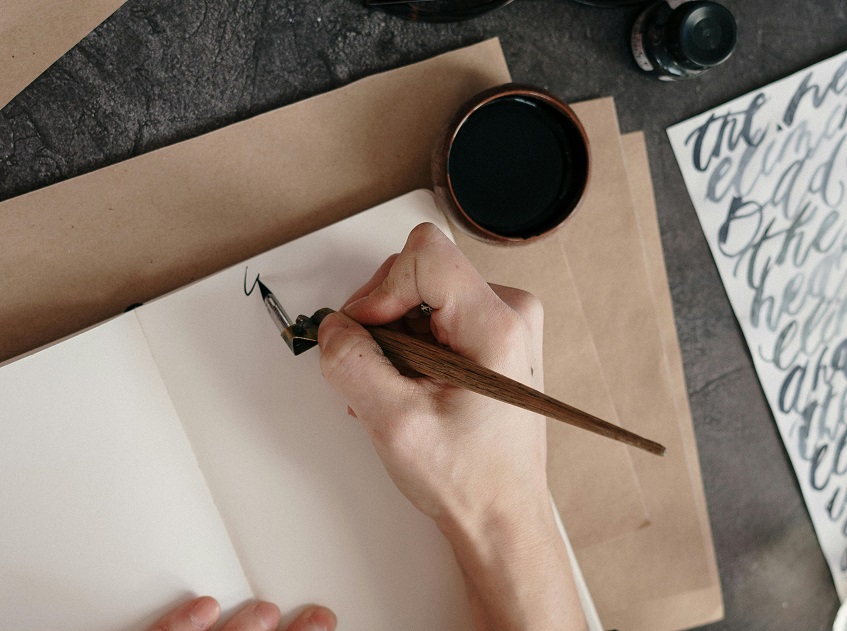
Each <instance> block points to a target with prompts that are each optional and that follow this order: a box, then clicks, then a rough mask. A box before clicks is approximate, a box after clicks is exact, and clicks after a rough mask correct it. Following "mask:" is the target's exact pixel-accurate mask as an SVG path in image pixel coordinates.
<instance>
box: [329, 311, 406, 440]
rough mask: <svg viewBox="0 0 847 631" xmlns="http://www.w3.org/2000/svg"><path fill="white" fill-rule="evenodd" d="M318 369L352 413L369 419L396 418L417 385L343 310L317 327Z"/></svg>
mask: <svg viewBox="0 0 847 631" xmlns="http://www.w3.org/2000/svg"><path fill="white" fill-rule="evenodd" d="M318 343H319V345H320V349H321V357H320V362H321V372H322V373H323V375H324V377H325V378H326V380H327V381H328V382H329V383H330V384H331V385H332V386H333V387H334V388H335V389H336V390H338V391H339V392H340V393H341V395H342V396H343V397H344V399H345V400H346V401H347V404H348V405H349V407H350V408H351V409H352V410H353V413H354V414H355V415H356V416H358V417H359V418H364V419H368V421H369V422H371V423H373V422H379V421H381V420H382V419H387V418H388V419H390V418H396V417H398V416H399V414H400V413H401V412H402V411H403V410H404V409H405V408H406V406H407V404H408V402H409V399H410V397H413V396H415V393H416V392H417V391H418V390H419V388H420V386H419V385H418V384H416V383H415V381H414V380H412V379H408V378H406V377H403V376H402V375H401V374H400V373H399V372H398V371H397V369H396V368H395V367H394V365H393V364H392V363H391V362H390V361H388V359H387V358H386V357H385V355H383V353H382V350H381V349H380V348H379V346H378V345H377V343H376V342H375V341H374V339H373V337H371V335H370V333H368V332H367V331H366V330H365V329H364V328H363V327H362V326H361V325H360V324H358V323H357V322H355V321H353V320H352V319H350V318H349V317H347V316H346V315H344V314H343V313H333V314H330V315H328V316H327V317H326V318H324V320H323V322H321V326H320V328H319V329H318Z"/></svg>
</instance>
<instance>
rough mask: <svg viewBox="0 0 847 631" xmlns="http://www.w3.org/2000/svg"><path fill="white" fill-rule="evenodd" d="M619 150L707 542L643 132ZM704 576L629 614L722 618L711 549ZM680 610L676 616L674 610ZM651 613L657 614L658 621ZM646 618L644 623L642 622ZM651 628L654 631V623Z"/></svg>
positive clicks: (679, 621) (671, 621)
mask: <svg viewBox="0 0 847 631" xmlns="http://www.w3.org/2000/svg"><path fill="white" fill-rule="evenodd" d="M622 147H623V151H624V157H625V160H626V167H627V174H628V176H629V186H630V192H631V194H632V201H633V207H634V209H635V216H636V223H637V224H638V231H639V235H640V237H641V242H642V251H643V254H644V262H645V265H646V268H647V272H648V278H649V281H650V290H651V296H652V298H653V302H654V304H655V306H656V316H657V318H658V324H659V333H660V335H661V338H662V346H663V348H664V353H665V358H666V368H667V373H668V378H669V382H670V386H671V390H672V394H673V397H674V405H675V408H676V412H677V415H678V419H679V422H680V428H681V430H682V439H683V443H684V446H685V453H686V458H687V460H688V470H689V475H690V477H691V480H692V485H693V486H694V489H695V494H694V500H695V504H696V506H697V513H698V517H699V519H700V526H701V531H702V533H703V537H704V538H705V539H706V541H707V542H711V541H712V528H711V524H710V523H709V514H708V510H707V508H706V496H705V493H704V490H703V476H702V473H701V471H700V458H699V455H698V453H697V441H696V438H695V435H694V424H693V422H692V419H691V410H690V407H689V404H688V392H687V390H686V386H685V376H684V372H683V365H682V352H681V350H680V347H679V338H678V336H677V332H676V324H675V322H674V314H673V302H672V300H671V293H670V287H669V285H668V277H667V271H666V268H665V259H664V255H663V253H662V239H661V235H660V232H659V221H658V217H657V214H656V202H655V198H654V195H653V181H652V179H651V177H650V165H649V161H648V158H647V146H646V144H645V142H644V134H643V133H641V132H638V133H633V134H627V135H625V136H624V137H623V139H622ZM708 552H709V554H708V558H707V561H708V576H709V581H710V585H709V586H708V587H705V588H703V589H701V590H694V591H691V592H688V593H686V594H679V595H675V596H674V597H672V599H671V600H672V601H673V602H672V603H670V602H658V603H652V606H651V607H650V608H649V610H648V609H647V608H645V610H644V611H643V612H638V614H636V613H635V612H632V611H631V612H630V613H631V615H633V616H635V615H638V616H639V619H641V620H643V623H642V624H641V626H642V627H644V628H650V625H649V624H648V623H649V622H651V621H653V622H655V621H656V620H659V619H660V620H662V621H663V622H665V623H667V624H668V627H669V628H673V627H678V628H682V627H684V626H686V625H690V624H693V622H692V620H696V621H697V622H696V624H707V623H709V622H714V621H717V620H720V619H721V618H723V613H724V611H723V598H722V595H721V589H720V577H719V575H718V567H717V561H716V559H715V553H714V548H712V547H711V546H709V549H708ZM675 611H676V612H685V617H684V618H681V617H680V616H679V615H678V614H677V615H674V612H675ZM657 615H661V618H658V617H657ZM645 617H647V619H646V620H644V618H645ZM653 628H658V627H657V626H656V625H655V624H654V626H653Z"/></svg>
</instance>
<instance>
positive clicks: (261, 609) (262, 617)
mask: <svg viewBox="0 0 847 631" xmlns="http://www.w3.org/2000/svg"><path fill="white" fill-rule="evenodd" d="M253 613H255V614H256V617H257V618H258V619H259V622H260V623H261V624H262V628H263V629H265V630H266V631H272V629H276V627H277V625H278V624H279V609H277V606H276V605H274V604H272V603H266V602H258V603H256V607H255V608H254V609H253Z"/></svg>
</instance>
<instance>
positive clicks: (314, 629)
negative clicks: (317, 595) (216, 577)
mask: <svg viewBox="0 0 847 631" xmlns="http://www.w3.org/2000/svg"><path fill="white" fill-rule="evenodd" d="M220 615H221V608H220V605H218V602H217V601H216V600H215V599H214V598H211V597H210V596H201V597H200V598H195V599H194V600H189V601H188V602H186V603H182V604H181V605H179V606H178V607H177V608H176V609H174V610H173V611H171V612H170V613H168V614H167V615H166V616H165V617H164V618H162V619H161V620H159V621H158V622H157V623H156V624H154V625H153V626H152V627H150V629H149V631H205V630H206V629H209V628H211V627H212V625H214V624H215V622H217V620H218V617H220ZM279 620H280V613H279V608H278V607H277V606H276V605H274V604H273V603H269V602H263V601H258V602H254V603H250V604H249V605H247V606H246V607H244V608H242V609H241V610H240V611H239V612H238V613H236V614H235V615H234V616H233V617H232V618H231V619H230V620H229V621H228V622H227V623H226V624H225V625H224V626H223V627H221V630H220V631H275V630H276V629H277V627H278V626H279ZM335 626H336V619H335V614H334V613H332V612H331V611H330V610H329V609H327V608H326V607H319V606H312V607H309V608H308V609H306V610H305V611H303V613H301V614H300V615H299V616H297V618H296V619H295V620H294V622H292V623H291V624H290V625H289V626H288V627H287V628H286V631H334V630H335Z"/></svg>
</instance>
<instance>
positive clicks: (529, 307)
mask: <svg viewBox="0 0 847 631" xmlns="http://www.w3.org/2000/svg"><path fill="white" fill-rule="evenodd" d="M490 286H491V289H492V290H494V293H495V294H497V297H498V298H500V300H502V301H503V302H505V303H506V304H507V305H509V306H510V307H511V308H512V310H513V311H514V312H515V313H517V314H518V315H519V316H520V317H521V318H523V320H524V321H525V322H526V323H527V325H528V326H529V328H530V329H531V330H532V331H534V332H536V333H541V331H542V329H543V328H544V307H543V305H542V304H541V301H540V300H539V299H538V298H536V297H535V295H534V294H531V293H529V292H528V291H524V290H523V289H517V288H516V287H506V286H505V285H495V284H494V283H490Z"/></svg>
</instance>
